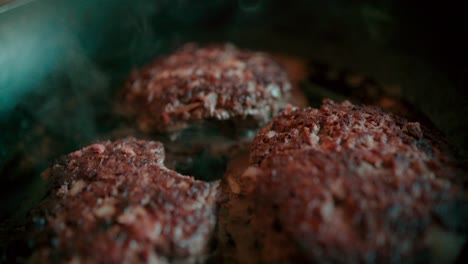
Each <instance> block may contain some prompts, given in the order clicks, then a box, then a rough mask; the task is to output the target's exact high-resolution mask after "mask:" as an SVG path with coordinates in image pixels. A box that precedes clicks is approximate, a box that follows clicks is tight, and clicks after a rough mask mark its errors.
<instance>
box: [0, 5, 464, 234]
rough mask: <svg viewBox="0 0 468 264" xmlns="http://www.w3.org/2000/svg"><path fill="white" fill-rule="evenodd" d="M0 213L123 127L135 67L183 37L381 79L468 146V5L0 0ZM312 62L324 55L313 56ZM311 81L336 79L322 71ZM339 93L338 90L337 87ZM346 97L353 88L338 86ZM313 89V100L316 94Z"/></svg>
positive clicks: (1, 216) (11, 219)
mask: <svg viewBox="0 0 468 264" xmlns="http://www.w3.org/2000/svg"><path fill="white" fill-rule="evenodd" d="M0 4H2V6H1V9H0V10H1V12H0V126H1V132H0V183H1V184H0V198H1V203H0V204H1V206H0V221H2V222H3V224H2V227H1V228H2V229H7V228H8V226H9V224H5V223H10V224H11V223H17V222H18V221H20V219H22V217H21V216H23V215H24V213H25V212H26V211H27V209H28V208H29V207H30V206H31V205H33V204H35V203H37V201H38V200H39V199H40V197H41V193H42V192H43V189H44V188H43V187H44V184H43V183H42V181H41V180H40V177H39V175H40V172H41V171H43V170H44V169H45V168H46V167H47V166H48V164H50V163H51V162H52V161H53V160H54V159H55V158H57V157H58V156H60V155H62V154H65V153H68V152H71V151H73V150H75V149H78V148H80V147H82V146H85V145H88V144H90V143H92V142H95V141H98V140H101V139H108V138H112V137H115V136H116V135H119V134H118V133H125V132H118V133H117V134H116V132H115V131H122V129H124V128H122V127H121V122H120V120H119V118H118V117H116V116H115V115H114V113H113V100H114V98H115V93H116V91H117V90H118V89H119V88H120V87H121V85H122V82H123V81H124V80H125V78H126V77H127V75H128V73H129V72H130V71H131V69H133V68H136V67H139V66H141V65H143V64H145V63H147V62H148V61H149V60H151V59H152V58H153V57H155V56H157V55H160V54H165V53H168V52H170V51H172V50H174V49H176V48H178V47H179V46H181V45H182V44H183V43H185V42H188V41H194V42H199V43H212V42H232V43H234V44H236V45H238V46H240V47H242V48H248V49H253V50H261V51H267V52H272V53H277V54H278V53H279V54H285V55H291V56H296V57H299V58H301V59H303V60H305V61H310V62H313V63H320V65H325V67H330V69H333V68H337V69H340V70H342V71H349V72H356V73H360V74H364V75H366V76H369V77H370V78H372V79H374V80H376V82H378V83H379V85H380V87H382V89H383V90H384V91H385V93H387V94H389V95H391V96H396V97H399V98H403V100H405V101H406V102H407V103H408V104H410V105H411V106H412V107H414V109H417V111H419V112H420V113H422V114H423V115H424V116H425V117H427V118H428V119H429V120H430V122H431V123H432V124H433V125H434V126H435V127H437V128H438V129H439V130H440V131H442V133H443V134H445V135H446V136H447V137H448V139H449V141H450V142H451V143H452V144H453V145H454V146H455V147H456V148H458V150H459V152H460V153H461V154H462V155H466V154H467V153H466V149H468V140H467V137H466V134H467V132H466V131H467V128H468V122H466V116H467V114H468V105H467V104H466V103H465V99H466V97H464V88H466V86H467V85H468V78H467V77H466V76H468V68H467V66H466V62H465V61H466V59H467V58H468V56H466V55H467V49H466V47H467V46H468V45H467V44H468V43H467V41H466V40H465V39H464V38H463V37H464V36H466V35H468V24H467V23H466V22H465V20H464V15H465V12H464V11H465V10H467V9H465V6H463V4H455V3H451V4H448V3H443V2H438V3H428V2H426V3H424V4H419V3H415V1H403V0H398V1H384V0H380V1H370V0H347V1H338V0H332V1H320V2H318V1H317V2H314V1H306V0H302V1H301V0H299V1H295V2H294V3H289V2H288V3H285V2H284V1H280V0H277V1H273V0H272V1H266V0H238V1H227V0H215V1H205V2H202V1H194V2H190V1H184V0H176V1H169V0H136V1H122V0H118V1H104V0H100V1H96V0H94V1H91V0H83V1H59V0H36V1H1V2H0ZM314 65H315V64H314ZM304 87H305V88H304V89H307V90H309V91H312V92H313V91H315V90H320V89H321V90H324V91H327V89H330V90H333V89H334V88H333V87H327V84H324V83H313V82H310V83H309V84H307V85H305V86H304ZM334 95H340V92H339V91H338V92H336V90H335V92H334ZM339 98H341V99H343V98H346V95H342V96H341V97H339ZM314 102H315V101H313V100H311V103H312V104H313V103H314Z"/></svg>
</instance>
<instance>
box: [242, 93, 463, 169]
mask: <svg viewBox="0 0 468 264" xmlns="http://www.w3.org/2000/svg"><path fill="white" fill-rule="evenodd" d="M302 148H312V149H315V150H319V151H322V152H339V151H342V150H346V149H352V150H355V151H363V153H365V156H364V158H365V159H366V160H369V161H373V160H374V159H376V158H377V157H375V155H374V154H376V153H380V152H382V153H384V154H385V153H409V154H412V155H416V156H415V158H422V159H425V160H427V161H428V162H429V161H430V160H434V159H439V162H441V161H442V160H450V159H453V155H454V153H453V151H452V150H451V149H450V148H449V146H448V144H447V143H446V141H445V140H444V138H443V137H442V136H441V135H439V134H438V133H437V132H436V131H430V130H428V129H426V128H425V127H423V126H421V125H420V124H419V123H418V122H410V121H407V120H406V119H404V118H401V117H399V116H396V115H392V114H387V113H384V112H382V110H380V109H379V108H377V107H372V106H358V105H353V104H351V103H350V102H348V101H344V102H342V103H335V102H333V101H331V100H328V99H325V100H324V101H323V104H322V106H321V108H319V109H315V108H302V109H296V108H294V107H288V108H286V109H284V110H283V111H282V112H281V113H280V114H279V116H278V117H276V118H273V119H272V120H271V121H270V122H269V123H268V124H267V125H266V126H265V127H264V128H262V129H261V130H260V131H259V133H258V134H257V135H256V137H255V138H254V141H253V143H252V147H251V154H250V155H251V162H252V163H260V162H261V161H262V160H263V159H264V158H265V157H267V156H269V155H273V154H274V153H279V152H284V151H287V150H294V149H302ZM380 162H385V160H381V161H380Z"/></svg>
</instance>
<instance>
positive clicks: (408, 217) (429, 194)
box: [248, 149, 468, 263]
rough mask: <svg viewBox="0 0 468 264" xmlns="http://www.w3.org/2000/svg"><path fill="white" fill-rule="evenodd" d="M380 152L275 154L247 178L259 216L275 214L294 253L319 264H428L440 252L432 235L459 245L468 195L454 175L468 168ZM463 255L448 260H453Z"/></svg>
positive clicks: (314, 151)
mask: <svg viewBox="0 0 468 264" xmlns="http://www.w3.org/2000/svg"><path fill="white" fill-rule="evenodd" d="M375 155H376V156H377V158H376V159H375V160H372V161H369V160H368V159H367V158H366V155H365V154H364V153H363V152H360V151H353V150H343V151H342V152H323V151H317V150H314V149H303V150H296V151H288V152H284V153H278V154H276V155H270V156H269V157H268V158H266V159H265V160H264V161H263V162H262V164H261V166H260V168H259V169H258V170H257V171H258V173H256V174H255V175H250V176H249V177H248V178H249V180H250V183H251V184H252V185H254V186H255V188H253V190H252V191H251V192H250V196H249V197H250V198H251V199H253V200H254V201H255V206H256V208H257V209H254V210H253V211H254V213H253V215H254V216H253V218H256V217H263V218H266V216H269V217H270V218H272V219H273V220H272V222H276V225H277V227H276V230H279V231H278V232H283V236H285V237H289V238H290V241H291V243H294V244H295V245H296V248H297V249H298V252H300V254H299V256H298V255H292V256H290V258H298V257H301V256H302V257H303V258H305V259H307V260H308V261H310V262H312V263H316V262H317V263H318V262H320V263H334V262H339V263H374V262H388V261H390V262H396V263H400V262H428V261H429V260H430V259H431V258H433V257H434V255H435V254H436V253H434V252H433V251H430V250H433V248H432V247H433V244H434V241H433V240H439V241H445V242H444V243H450V244H451V245H452V246H451V247H453V248H458V250H460V247H461V245H462V243H463V241H464V239H465V238H464V237H465V236H466V231H467V230H466V219H467V217H468V215H467V212H466V209H463V208H464V206H466V203H467V199H466V195H465V193H464V191H463V189H462V187H460V186H458V185H456V184H454V182H452V181H450V180H449V179H450V178H455V177H464V176H465V175H466V172H463V171H462V170H460V169H459V168H456V167H444V165H442V164H439V165H438V166H436V167H431V166H428V164H427V163H426V162H424V161H422V160H420V159H417V158H415V157H414V156H413V155H412V154H411V153H401V154H398V155H395V154H386V153H384V152H379V153H375ZM386 159H388V160H389V161H388V163H385V164H383V165H382V164H380V160H386ZM463 210H465V211H463ZM265 215H266V216H265ZM255 228H256V229H259V230H262V229H268V228H270V229H272V230H273V229H274V227H273V226H271V227H268V226H267V227H265V223H260V224H258V225H257V226H256V227H255ZM436 231H437V232H436ZM278 246H280V245H278ZM298 252H296V254H298ZM457 253H458V252H457V251H455V254H453V253H446V254H445V255H444V256H442V258H443V259H444V260H445V261H447V259H449V260H451V261H453V260H454V258H455V257H456V256H457V255H456V254H457ZM450 254H452V255H450Z"/></svg>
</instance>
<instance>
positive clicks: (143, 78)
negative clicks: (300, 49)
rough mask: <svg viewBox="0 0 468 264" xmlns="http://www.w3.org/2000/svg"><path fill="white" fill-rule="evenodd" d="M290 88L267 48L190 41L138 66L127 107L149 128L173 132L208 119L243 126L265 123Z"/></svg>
mask: <svg viewBox="0 0 468 264" xmlns="http://www.w3.org/2000/svg"><path fill="white" fill-rule="evenodd" d="M290 90H291V84H290V83H289V81H288V77H287V73H286V72H285V71H284V69H283V68H282V67H281V66H280V65H279V64H277V63H276V62H275V61H274V60H273V59H272V58H270V57H269V56H267V55H265V54H263V53H257V52H251V51H245V50H239V49H237V48H235V47H234V46H232V45H229V44H226V45H211V46H204V47H198V46H197V45H195V44H187V45H185V46H183V47H182V48H181V49H179V50H177V51H176V52H174V53H172V54H171V55H168V56H165V57H160V58H157V59H156V60H155V61H154V62H152V63H151V64H149V65H147V66H146V67H144V68H143V69H141V70H137V71H134V72H133V74H132V76H131V77H130V79H129V80H128V82H127V84H126V86H125V89H124V91H123V108H124V110H125V111H126V112H127V113H129V114H130V115H133V116H135V117H136V120H137V123H138V125H139V127H140V129H142V130H143V131H145V132H174V131H178V130H180V129H183V128H186V127H188V126H191V125H193V124H194V123H195V124H196V123H200V122H201V121H204V120H211V121H228V120H229V121H230V122H232V123H233V124H234V127H236V128H237V129H239V130H242V129H245V128H256V127H258V126H261V125H263V124H265V123H266V122H267V121H268V119H269V118H270V117H271V116H272V115H274V114H275V113H276V112H277V111H278V110H279V109H280V108H281V107H282V106H283V105H284V102H285V101H286V100H287V99H288V98H289V96H290Z"/></svg>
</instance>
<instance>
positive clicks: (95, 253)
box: [27, 138, 219, 263]
mask: <svg viewBox="0 0 468 264" xmlns="http://www.w3.org/2000/svg"><path fill="white" fill-rule="evenodd" d="M163 162H164V148H163V146H162V144H161V143H159V142H155V141H143V140H136V139H134V138H125V139H121V140H117V141H115V142H110V141H106V142H100V143H96V144H93V145H91V146H88V147H86V148H84V149H82V150H79V151H76V152H73V153H71V154H69V155H67V156H64V157H63V158H61V159H60V160H59V161H58V162H57V163H55V164H54V165H53V166H51V167H50V168H49V169H47V170H46V171H45V172H44V173H43V176H44V177H45V178H46V179H47V180H48V181H49V182H50V191H49V193H48V196H47V197H46V198H45V199H44V200H43V202H41V204H40V205H39V206H38V207H37V208H35V209H34V210H33V211H32V213H31V219H32V220H31V221H32V224H31V225H30V226H31V227H30V230H28V234H27V239H28V244H29V245H30V246H31V250H32V255H31V256H30V258H29V259H30V261H32V262H39V263H41V262H47V263H48V262H53V263H54V262H59V263H62V262H71V263H75V262H77V263H135V262H144V263H148V262H151V263H166V262H172V261H176V262H181V263H194V262H199V261H202V260H203V258H204V257H206V255H207V254H208V253H209V252H208V244H209V242H210V239H211V236H212V232H213V230H214V227H215V223H216V219H215V218H216V208H217V200H218V198H219V183H218V182H211V183H206V182H201V181H197V180H194V179H193V178H192V177H187V176H183V175H180V174H178V173H177V172H175V171H171V170H169V169H167V168H166V167H165V166H164V164H163Z"/></svg>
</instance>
